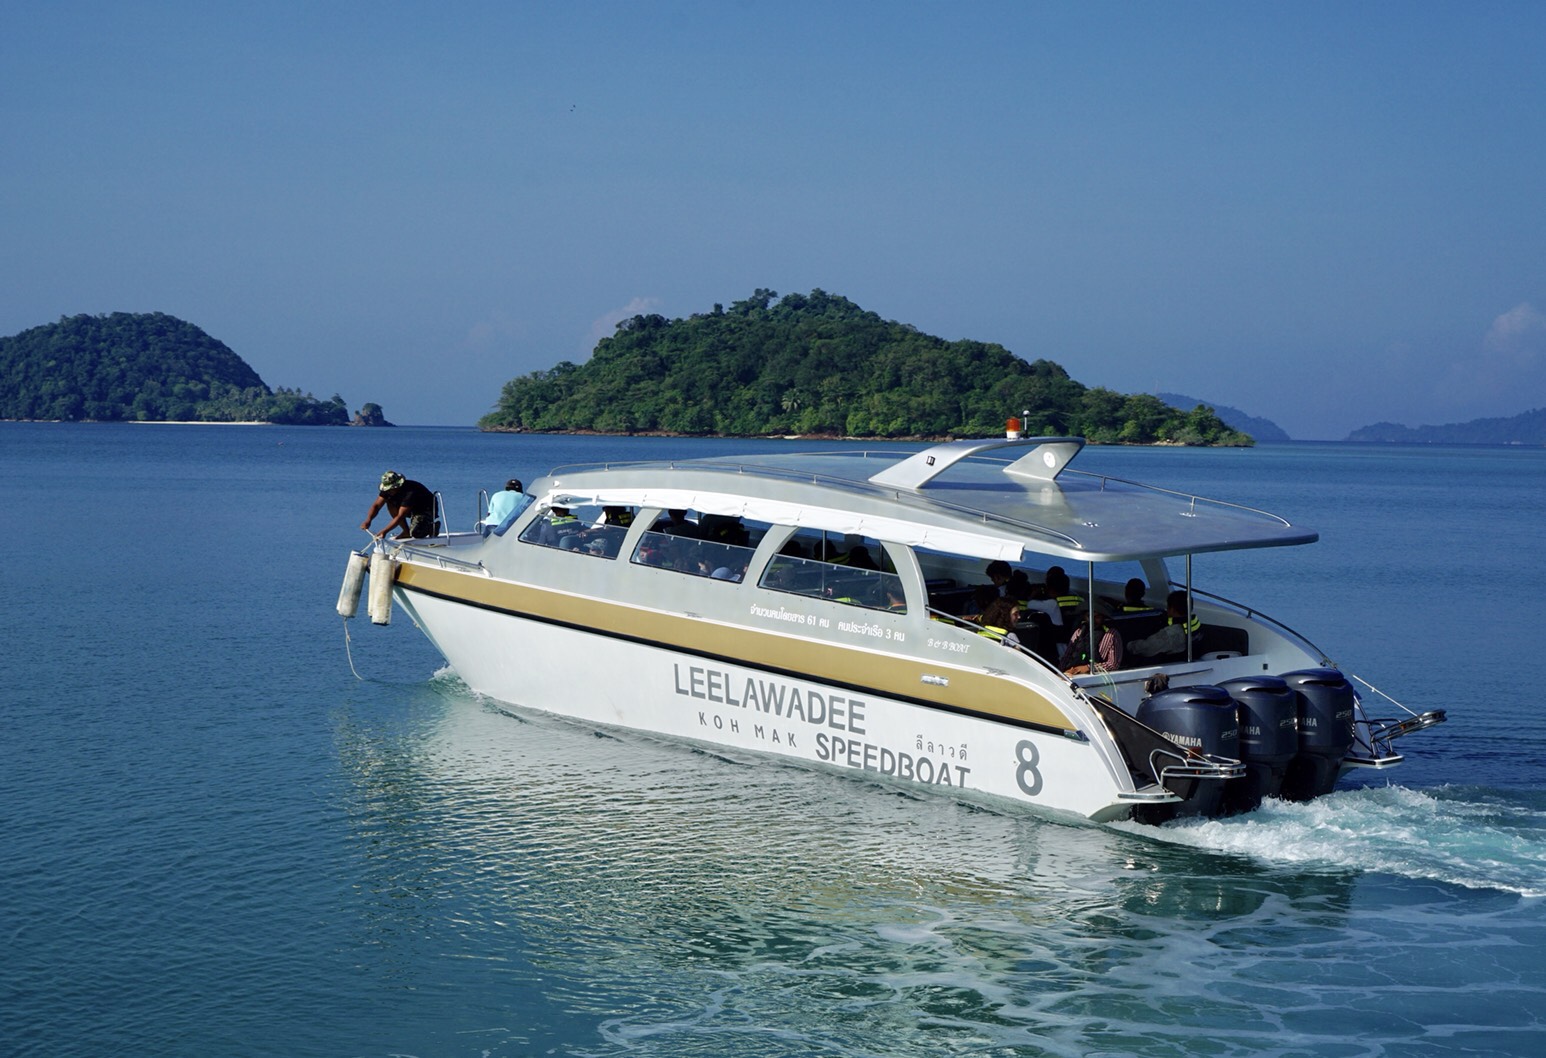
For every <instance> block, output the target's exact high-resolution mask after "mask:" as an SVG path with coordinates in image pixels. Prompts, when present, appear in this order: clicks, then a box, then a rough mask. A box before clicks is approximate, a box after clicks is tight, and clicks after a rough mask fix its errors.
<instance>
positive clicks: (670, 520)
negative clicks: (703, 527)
mask: <svg viewBox="0 0 1546 1058" xmlns="http://www.w3.org/2000/svg"><path fill="white" fill-rule="evenodd" d="M650 529H651V531H652V532H656V533H665V534H666V535H667V536H688V537H696V536H697V535H698V526H697V525H696V524H695V523H693V522H690V521H688V520H687V512H686V511H684V510H681V509H680V508H677V509H673V510H669V511H667V512H666V516H665V517H664V518H659V519H656V521H655V524H654V525H653V526H651V527H650Z"/></svg>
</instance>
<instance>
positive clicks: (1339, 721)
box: [1283, 669, 1357, 801]
mask: <svg viewBox="0 0 1546 1058" xmlns="http://www.w3.org/2000/svg"><path fill="white" fill-rule="evenodd" d="M1283 681H1284V682H1285V683H1287V684H1288V687H1289V689H1290V690H1291V691H1293V692H1294V696H1295V697H1296V698H1297V699H1298V704H1299V753H1298V755H1297V756H1296V757H1295V758H1294V760H1293V762H1292V763H1291V764H1289V766H1288V774H1287V775H1286V776H1285V777H1284V779H1283V797H1284V798H1285V799H1286V800H1289V801H1308V800H1310V799H1311V798H1314V797H1319V796H1320V795H1321V794H1325V793H1330V792H1331V788H1332V787H1333V786H1335V785H1336V784H1337V776H1338V775H1339V774H1340V773H1341V770H1342V758H1343V757H1345V756H1347V751H1348V749H1349V748H1350V747H1351V746H1352V745H1353V712H1354V704H1355V703H1356V701H1357V695H1356V694H1354V693H1353V685H1352V684H1351V683H1348V682H1347V678H1346V677H1345V676H1343V675H1342V673H1341V672H1339V671H1337V670H1336V669H1301V670H1299V671H1298V672H1285V673H1284V674H1283Z"/></svg>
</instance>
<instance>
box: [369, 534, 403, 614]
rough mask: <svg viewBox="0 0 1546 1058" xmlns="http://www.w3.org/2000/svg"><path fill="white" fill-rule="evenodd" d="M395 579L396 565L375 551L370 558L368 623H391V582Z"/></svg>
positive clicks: (382, 553) (383, 554)
mask: <svg viewBox="0 0 1546 1058" xmlns="http://www.w3.org/2000/svg"><path fill="white" fill-rule="evenodd" d="M396 579H397V563H396V562H394V561H392V560H391V559H390V558H387V557H386V554H385V553H384V552H381V551H377V552H376V553H375V554H373V555H371V556H370V621H371V624H378V625H389V624H391V623H392V582H393V581H394V580H396Z"/></svg>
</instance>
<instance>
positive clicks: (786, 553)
mask: <svg viewBox="0 0 1546 1058" xmlns="http://www.w3.org/2000/svg"><path fill="white" fill-rule="evenodd" d="M889 566H890V559H889V557H888V556H887V555H886V551H885V548H883V547H881V545H880V542H879V541H877V540H872V539H870V538H869V537H862V536H854V535H847V536H844V535H842V534H838V533H825V532H822V531H820V530H816V529H801V530H799V531H798V532H796V533H795V534H794V535H793V536H792V537H790V538H789V540H788V541H787V542H786V543H785V544H784V546H783V547H782V548H780V549H779V553H778V554H777V555H776V556H774V558H773V560H772V561H771V562H769V563H768V568H767V569H766V570H765V571H764V572H763V574H762V580H761V581H760V582H759V586H760V587H763V588H768V589H770V590H772V591H783V592H789V593H790V594H792V595H806V596H810V597H811V598H816V599H826V600H828V601H830V602H837V603H842V604H844V605H845V606H862V607H864V608H865V609H869V610H890V611H893V612H896V613H906V612H907V604H906V602H905V601H904V599H903V595H902V580H901V578H900V577H898V576H897V575H896V571H895V570H893V569H891V568H889Z"/></svg>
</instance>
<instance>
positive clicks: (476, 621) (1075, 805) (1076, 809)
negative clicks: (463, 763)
mask: <svg viewBox="0 0 1546 1058" xmlns="http://www.w3.org/2000/svg"><path fill="white" fill-rule="evenodd" d="M397 598H398V602H399V603H400V604H401V605H402V606H403V607H404V609H405V610H406V611H407V612H408V613H409V614H410V615H411V616H412V617H413V618H414V620H415V621H416V622H417V623H418V625H419V626H420V627H421V628H422V629H423V630H424V631H425V633H426V634H427V635H428V636H429V638H430V639H431V641H433V642H434V643H435V645H436V646H437V647H438V648H439V650H440V652H441V653H442V654H443V655H444V656H445V658H446V660H447V662H448V663H449V664H450V665H451V667H452V668H453V669H454V670H455V671H456V672H457V674H458V675H459V676H460V677H461V678H462V679H463V680H464V681H465V682H466V683H467V685H468V686H469V687H470V688H471V689H472V690H474V691H476V692H477V693H479V694H482V695H486V696H488V697H490V698H493V699H495V700H497V701H500V702H504V703H507V704H510V705H515V706H521V707H525V708H531V709H537V710H540V711H543V712H548V713H554V714H558V715H561V716H566V717H571V718H574V719H577V720H581V721H585V722H589V723H594V724H600V725H607V726H613V727H620V728H628V729H633V730H637V731H645V732H650V733H653V734H659V735H666V736H670V737H673V738H679V739H688V740H692V741H696V742H701V743H707V744H710V745H714V746H720V747H724V748H727V749H732V750H739V751H748V752H756V753H765V754H772V755H775V756H779V757H785V758H790V759H793V760H798V761H802V762H805V763H809V764H816V765H825V766H830V767H835V768H839V769H845V770H850V771H856V772H862V773H864V774H865V775H866V776H868V777H873V778H881V777H884V778H886V779H889V780H893V781H897V782H901V783H906V784H911V785H916V786H931V787H939V788H942V789H945V790H950V791H955V792H960V793H967V794H980V795H986V796H988V797H991V798H1001V799H1006V800H1009V801H1013V802H1016V803H1019V804H1022V805H1031V806H1034V807H1035V808H1036V809H1038V810H1039V811H1042V812H1045V813H1049V814H1054V815H1063V816H1075V817H1079V818H1082V819H1088V820H1097V821H1101V820H1107V819H1113V818H1121V817H1125V816H1126V815H1127V814H1128V813H1129V812H1130V810H1131V801H1130V800H1124V799H1122V798H1121V796H1120V795H1121V793H1122V790H1121V789H1120V788H1119V787H1118V785H1117V783H1116V781H1115V780H1114V778H1113V776H1112V774H1111V772H1110V770H1109V769H1108V768H1107V766H1106V764H1105V762H1104V761H1103V760H1102V759H1101V757H1100V755H1099V753H1098V752H1097V751H1096V749H1095V747H1094V746H1092V744H1091V743H1090V742H1088V741H1086V740H1082V739H1079V738H1074V737H1069V736H1066V735H1063V734H1057V733H1052V732H1046V731H1040V730H1034V729H1030V728H1027V727H1022V726H1019V725H1015V724H1009V723H1003V722H998V721H994V720H990V719H985V718H981V717H976V716H970V715H962V714H959V713H953V712H948V711H944V710H941V709H939V708H933V707H928V706H923V705H917V704H914V703H910V702H905V701H899V700H896V699H894V698H891V697H887V696H885V695H882V694H877V693H874V692H871V691H866V690H858V689H854V688H848V687H837V686H832V685H829V684H823V683H818V682H812V681H810V680H808V679H803V678H800V677H799V676H798V675H793V674H789V673H782V672H774V671H769V670H766V669H761V668H757V667H753V666H750V665H746V664H742V663H735V662H730V661H726V660H723V659H718V658H705V657H698V656H694V655H692V654H690V653H685V652H682V651H679V650H676V649H672V648H667V647H662V646H659V645H654V644H649V643H642V642H637V641H634V640H629V639H624V638H620V637H617V636H614V635H610V634H606V633H604V632H590V631H586V630H583V629H576V628H572V627H568V626H564V625H559V624H555V623H550V622H545V621H540V620H532V619H527V618H522V617H518V616H514V615H511V614H507V613H501V612H498V611H495V610H491V609H487V608H482V607H477V606H470V605H467V604H465V603H461V602H457V601H454V600H449V599H444V598H439V597H436V596H433V595H425V594H421V593H414V592H406V591H403V590H401V589H399V590H398V593H397ZM511 730H512V735H514V734H515V733H516V732H517V731H518V730H519V729H517V728H514V727H512V729H511Z"/></svg>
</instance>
